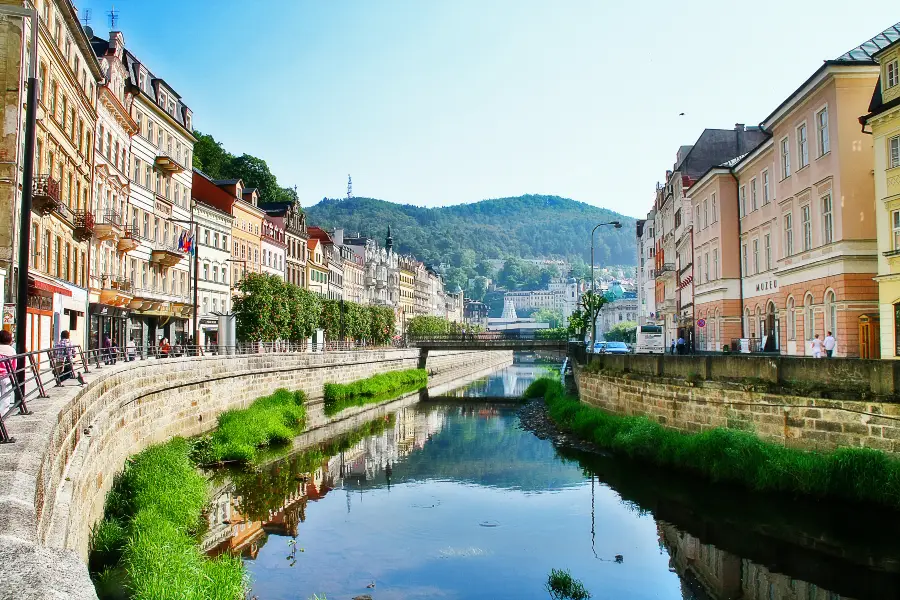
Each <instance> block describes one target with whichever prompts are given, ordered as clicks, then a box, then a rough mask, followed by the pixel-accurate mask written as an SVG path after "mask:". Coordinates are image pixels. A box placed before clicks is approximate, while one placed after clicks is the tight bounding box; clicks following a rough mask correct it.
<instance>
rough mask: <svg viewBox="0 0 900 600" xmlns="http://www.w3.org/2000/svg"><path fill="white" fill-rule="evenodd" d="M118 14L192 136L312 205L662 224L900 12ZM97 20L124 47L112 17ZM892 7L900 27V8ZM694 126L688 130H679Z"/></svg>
mask: <svg viewBox="0 0 900 600" xmlns="http://www.w3.org/2000/svg"><path fill="white" fill-rule="evenodd" d="M731 4H732V3H731V2H722V1H721V0H709V1H708V0H682V1H681V2H678V3H672V2H665V1H663V0H642V1H640V2H638V1H611V0H564V1H559V0H557V1H551V0H545V1H543V0H453V1H450V0H445V1H438V0H377V1H367V0H333V1H330V0H329V1H326V0H318V1H307V0H273V1H264V0H257V1H243V2H241V1H238V0H215V1H214V0H157V1H150V0H120V1H119V2H116V3H115V10H116V11H117V13H118V23H117V26H116V28H117V29H119V30H121V31H122V32H123V33H124V36H125V43H126V46H127V47H128V48H129V49H130V50H131V51H132V52H134V53H135V54H136V55H137V56H138V57H139V58H140V59H141V60H142V61H143V62H144V63H146V64H147V65H148V66H149V68H150V69H151V70H152V71H154V72H155V73H156V74H157V75H158V76H160V77H162V78H163V79H165V80H166V81H167V82H168V83H169V84H171V85H172V86H173V88H174V89H175V90H176V91H177V92H178V93H179V94H181V95H182V97H183V99H184V101H185V102H186V104H187V105H188V106H190V107H191V109H192V110H193V113H194V126H195V127H196V128H197V129H199V130H200V131H202V132H204V133H209V134H212V135H213V136H214V137H215V138H216V139H217V140H219V141H221V142H222V143H223V145H224V146H225V148H226V149H227V150H228V151H230V152H232V153H234V154H242V153H248V154H252V155H255V156H258V157H260V158H263V159H265V160H266V162H267V163H268V164H269V167H270V168H271V169H272V171H273V172H274V173H275V175H276V176H277V177H278V181H279V183H280V184H281V185H284V186H294V185H296V186H297V192H298V194H299V196H300V200H301V203H302V204H303V205H304V206H309V205H311V204H314V203H316V202H317V201H319V200H321V199H322V198H323V197H326V196H327V197H329V198H335V197H343V196H345V195H346V193H347V176H348V174H349V175H352V176H353V192H354V195H356V196H367V197H374V198H381V199H384V200H390V201H393V202H399V203H408V204H416V205H420V206H441V205H449V204H458V203H461V202H475V201H478V200H481V199H485V198H500V197H508V196H517V195H520V194H554V195H559V196H564V197H568V198H573V199H575V200H580V201H582V202H587V203H589V204H593V205H596V206H602V207H605V208H610V209H612V210H615V211H618V212H620V213H623V214H626V215H630V216H643V215H646V213H647V211H648V210H649V208H650V206H651V204H652V201H653V193H654V192H653V190H654V187H655V184H656V182H657V181H661V180H662V179H663V178H664V176H665V171H666V169H669V168H671V167H672V164H673V162H674V160H675V152H676V151H677V149H678V147H679V146H680V145H683V144H691V143H693V141H694V140H696V139H697V137H698V136H699V135H700V133H701V132H702V131H703V129H704V128H706V127H718V128H732V127H734V124H735V123H746V124H748V125H755V124H758V123H759V122H760V121H762V120H763V119H764V118H765V117H766V116H767V115H768V114H769V113H770V112H771V111H772V110H773V109H774V108H775V107H776V106H777V105H778V104H779V103H780V102H781V101H782V100H784V98H785V97H787V95H789V94H790V93H791V92H793V91H794V90H795V89H796V88H797V87H799V86H800V84H801V83H802V82H803V81H804V80H805V79H806V78H807V77H809V76H810V75H811V74H812V73H813V72H814V71H815V70H816V69H817V68H818V67H819V66H820V65H821V64H822V61H823V60H825V59H829V58H835V57H837V56H839V55H840V54H842V53H844V52H845V51H847V50H849V49H850V48H852V47H855V46H857V45H858V44H860V43H861V42H863V41H865V40H867V39H869V38H871V37H872V36H874V35H875V34H877V33H879V32H880V31H882V30H884V29H885V28H886V27H888V26H890V25H893V24H894V23H896V22H898V21H900V11H898V10H897V4H896V2H895V1H891V0H870V1H868V2H865V3H863V4H861V5H859V6H856V5H853V4H848V3H847V2H845V1H842V2H837V1H835V0H790V1H789V2H788V1H785V0H757V1H756V2H753V3H744V4H742V5H741V6H742V10H740V11H733V10H731V9H729V8H728V7H729V6H730V5H731ZM77 6H78V8H79V9H80V10H81V12H82V13H83V12H84V9H90V10H91V21H90V25H91V27H92V28H93V29H94V31H95V34H97V35H100V36H104V37H105V36H106V33H107V32H108V31H109V22H108V15H107V13H108V11H110V8H111V4H110V3H108V2H100V1H97V0H83V1H82V2H78V3H77ZM891 9H893V10H891ZM680 113H685V114H684V115H683V116H681V115H680Z"/></svg>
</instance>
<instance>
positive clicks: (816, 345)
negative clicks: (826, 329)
mask: <svg viewBox="0 0 900 600" xmlns="http://www.w3.org/2000/svg"><path fill="white" fill-rule="evenodd" d="M810 345H811V346H812V355H813V358H822V340H820V339H819V334H818V333H817V334H816V335H815V336H814V337H813V340H812V342H811V343H810Z"/></svg>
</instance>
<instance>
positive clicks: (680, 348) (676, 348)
mask: <svg viewBox="0 0 900 600" xmlns="http://www.w3.org/2000/svg"><path fill="white" fill-rule="evenodd" d="M670 352H671V353H672V354H687V353H688V345H687V342H685V341H684V337H683V336H680V335H679V336H678V340H677V341H676V340H672V347H671V349H670Z"/></svg>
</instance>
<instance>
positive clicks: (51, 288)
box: [28, 275, 72, 296]
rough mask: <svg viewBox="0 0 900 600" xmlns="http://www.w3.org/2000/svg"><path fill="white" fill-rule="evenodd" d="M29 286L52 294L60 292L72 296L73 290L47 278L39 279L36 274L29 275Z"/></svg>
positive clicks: (61, 294)
mask: <svg viewBox="0 0 900 600" xmlns="http://www.w3.org/2000/svg"><path fill="white" fill-rule="evenodd" d="M28 287H30V288H31V289H34V290H41V291H43V292H50V293H51V294H59V295H60V296H71V295H72V292H71V291H70V290H68V289H66V288H64V287H62V286H60V285H56V284H55V283H53V282H51V281H47V280H46V279H38V278H37V277H35V276H34V275H29V276H28Z"/></svg>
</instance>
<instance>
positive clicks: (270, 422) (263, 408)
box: [193, 389, 306, 464]
mask: <svg viewBox="0 0 900 600" xmlns="http://www.w3.org/2000/svg"><path fill="white" fill-rule="evenodd" d="M305 426H306V394H304V393H303V392H302V391H296V392H289V391H287V390H284V389H281V390H276V391H275V393H273V394H272V395H271V396H264V397H262V398H259V399H258V400H256V401H255V402H253V404H251V405H250V406H248V407H247V408H244V409H240V410H229V411H226V412H224V413H222V414H221V415H219V426H218V428H216V430H215V431H213V432H212V433H211V434H210V435H208V436H206V437H204V438H201V439H200V440H198V441H197V442H195V445H194V451H193V457H194V459H195V460H196V461H197V462H198V463H200V464H210V463H216V462H221V461H237V462H249V461H252V460H253V459H255V458H256V455H257V450H259V449H260V448H264V447H266V446H270V445H274V444H284V443H287V442H290V441H291V440H293V439H294V437H296V436H297V435H299V434H300V433H302V432H303V429H304V427H305Z"/></svg>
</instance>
